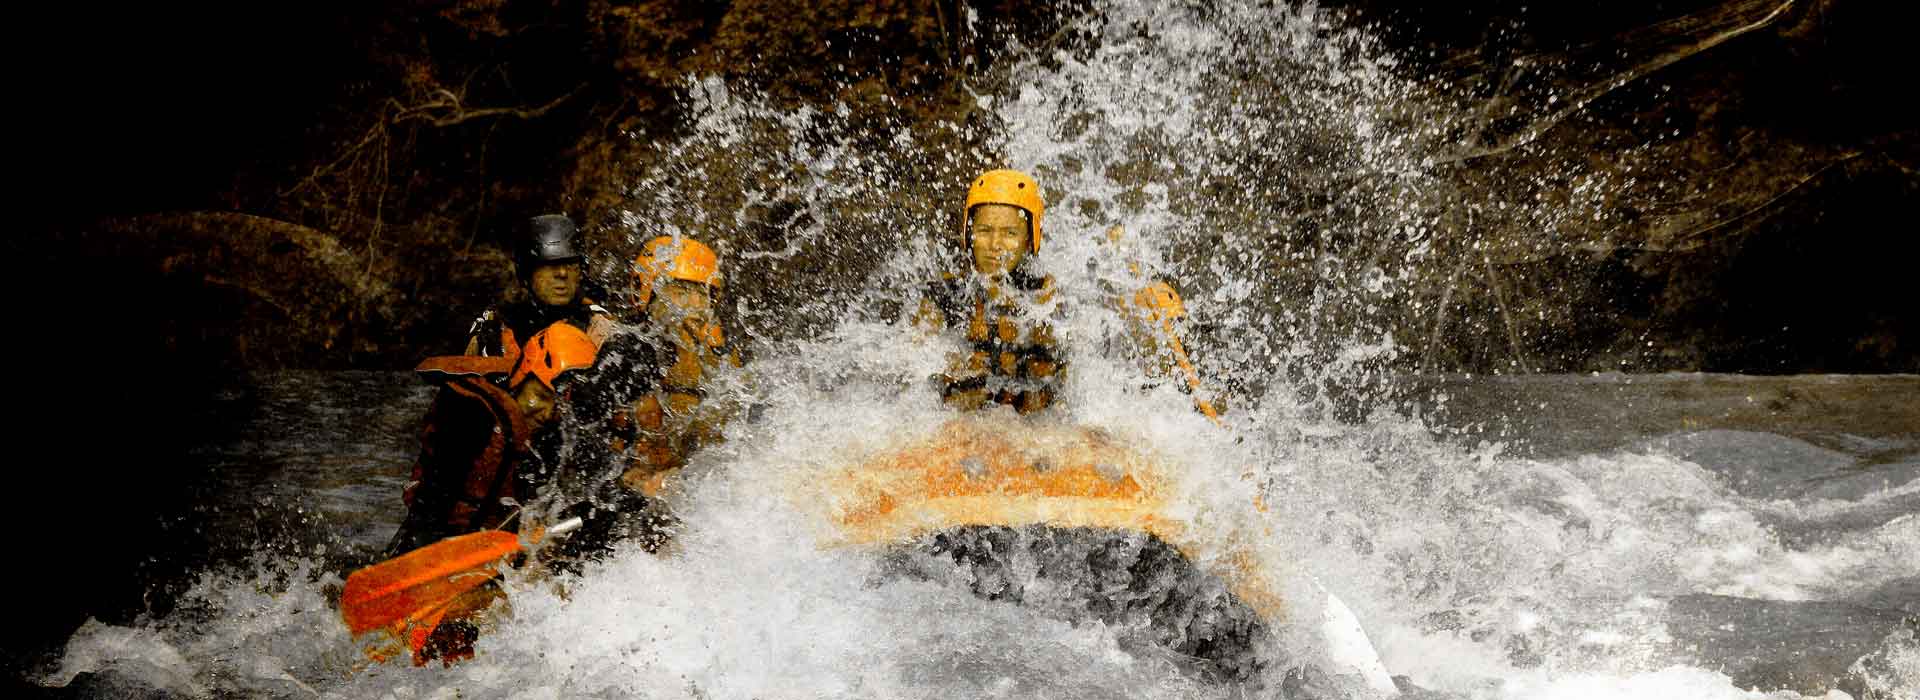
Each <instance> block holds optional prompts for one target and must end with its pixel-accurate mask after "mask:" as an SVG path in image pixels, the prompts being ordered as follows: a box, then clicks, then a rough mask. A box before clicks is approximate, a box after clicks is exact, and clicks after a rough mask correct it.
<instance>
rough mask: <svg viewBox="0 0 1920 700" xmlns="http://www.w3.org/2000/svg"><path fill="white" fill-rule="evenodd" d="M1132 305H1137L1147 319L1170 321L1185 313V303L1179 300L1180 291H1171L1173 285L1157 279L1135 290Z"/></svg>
mask: <svg viewBox="0 0 1920 700" xmlns="http://www.w3.org/2000/svg"><path fill="white" fill-rule="evenodd" d="M1133 305H1134V306H1137V307H1139V308H1140V312H1141V314H1143V315H1145V316H1146V318H1147V320H1149V321H1159V320H1161V319H1166V320H1169V321H1171V320H1174V319H1178V318H1182V317H1184V316H1186V315H1187V305H1186V303H1184V302H1182V301H1180V293H1179V292H1176V291H1173V285H1170V284H1167V283H1166V282H1162V281H1159V280H1155V281H1154V282H1153V283H1152V284H1149V285H1147V286H1146V287H1143V288H1141V290H1140V291H1138V292H1135V293H1134V295H1133Z"/></svg>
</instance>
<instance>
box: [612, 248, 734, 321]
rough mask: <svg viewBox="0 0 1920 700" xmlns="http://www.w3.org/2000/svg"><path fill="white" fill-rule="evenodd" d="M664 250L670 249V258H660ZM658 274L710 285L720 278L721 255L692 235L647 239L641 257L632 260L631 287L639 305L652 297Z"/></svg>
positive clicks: (668, 250) (667, 251)
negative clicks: (688, 236) (687, 236)
mask: <svg viewBox="0 0 1920 700" xmlns="http://www.w3.org/2000/svg"><path fill="white" fill-rule="evenodd" d="M664 253H671V254H672V255H673V257H672V259H668V260H662V257H663V254H664ZM661 275H665V276H667V278H669V279H676V280H687V281H689V282H699V283H700V284H704V285H707V286H713V285H714V284H716V283H718V281H719V278H720V256H719V255H717V254H715V253H714V252H713V249H712V248H708V247H707V245H706V244H705V243H701V242H699V241H696V240H693V239H691V238H685V237H682V238H677V239H676V238H674V237H673V236H660V237H658V238H655V239H653V240H651V241H647V245H646V247H645V248H644V249H642V250H641V252H640V257H637V258H634V260H633V288H634V293H635V294H636V295H637V296H638V303H639V304H640V305H641V306H646V304H647V302H649V301H652V300H653V285H654V283H655V282H657V281H658V280H659V279H660V276H661Z"/></svg>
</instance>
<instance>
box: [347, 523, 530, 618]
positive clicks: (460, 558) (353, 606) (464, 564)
mask: <svg viewBox="0 0 1920 700" xmlns="http://www.w3.org/2000/svg"><path fill="white" fill-rule="evenodd" d="M519 551H520V538H519V537H518V536H516V535H514V534H513V533H511V532H502V531H499V530H485V531H481V532H475V533H472V534H468V535H461V536H459V537H449V538H447V539H444V540H441V541H439V542H435V543H433V544H430V545H427V546H425V547H421V548H419V549H416V550H413V551H411V552H407V553H406V554H402V555H400V556H398V557H394V558H392V559H389V560H387V561H383V562H380V563H378V564H374V565H373V566H369V567H367V568H364V569H361V570H359V571H355V572H353V573H351V574H348V575H347V585H346V589H345V590H344V591H342V592H341V594H340V617H341V618H343V619H345V620H346V622H347V629H348V630H349V631H351V632H352V633H353V634H356V635H358V634H361V633H364V632H366V631H368V630H373V629H378V628H381V627H386V626H389V625H391V624H392V623H394V622H397V621H399V620H402V619H405V618H407V616H409V615H412V614H414V613H417V612H421V611H422V610H427V609H432V608H437V607H440V606H442V605H444V604H445V603H446V602H447V601H449V600H452V599H453V598H454V597H455V596H458V595H460V594H462V593H465V592H467V591H470V590H473V589H474V588H477V587H479V586H480V585H481V584H484V583H486V582H487V581H489V580H492V579H493V577H494V575H495V574H496V572H495V571H494V570H493V568H492V567H493V566H494V565H495V564H498V563H499V562H500V561H501V560H503V559H505V558H507V557H509V556H511V555H513V554H514V553H515V552H519Z"/></svg>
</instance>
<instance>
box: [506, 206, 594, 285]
mask: <svg viewBox="0 0 1920 700" xmlns="http://www.w3.org/2000/svg"><path fill="white" fill-rule="evenodd" d="M579 231H580V230H579V229H578V228H575V227H574V225H573V220H572V219H569V218H567V217H566V216H565V215H563V214H542V215H540V216H536V217H533V218H532V219H528V220H527V227H526V234H525V238H524V239H523V240H522V243H521V247H520V251H519V253H520V255H519V258H520V274H521V275H523V276H524V275H528V274H532V273H533V268H535V267H537V266H540V265H546V264H550V263H564V262H579V261H581V260H584V259H585V258H586V255H585V254H583V253H581V252H580V247H579V245H578V244H577V243H575V241H574V238H575V236H576V235H577V234H578V233H579Z"/></svg>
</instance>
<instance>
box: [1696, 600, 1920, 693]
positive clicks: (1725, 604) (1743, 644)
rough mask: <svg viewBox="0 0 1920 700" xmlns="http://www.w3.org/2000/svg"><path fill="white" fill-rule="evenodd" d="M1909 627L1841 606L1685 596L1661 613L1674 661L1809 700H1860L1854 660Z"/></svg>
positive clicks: (1907, 622) (1885, 615)
mask: <svg viewBox="0 0 1920 700" xmlns="http://www.w3.org/2000/svg"><path fill="white" fill-rule="evenodd" d="M1916 626H1920V618H1916V617H1915V616H1914V615H1912V614H1909V613H1906V612H1902V611H1899V610H1886V609H1879V608H1868V607H1862V606H1859V605H1855V604H1852V603H1841V602H1819V601H1774V600H1755V599H1751V598H1735V597H1730V596H1717V595H1686V596H1680V597H1678V598H1674V599H1673V600H1672V601H1670V602H1669V604H1668V609H1667V628H1668V634H1670V635H1671V636H1672V638H1673V642H1672V643H1673V648H1674V651H1675V653H1676V657H1678V659H1679V660H1680V661H1682V662H1684V663H1688V664H1692V665H1696V666H1700V667H1702V668H1707V669H1710V670H1714V671H1719V672H1721V673H1725V674H1727V675H1728V676H1729V677H1731V678H1732V679H1733V683H1734V685H1736V686H1739V687H1742V688H1756V689H1759V690H1762V691H1773V690H1790V691H1794V692H1797V693H1801V694H1803V695H1815V696H1817V695H1822V694H1825V693H1826V692H1827V691H1829V690H1835V689H1838V690H1842V691H1846V692H1848V693H1850V694H1852V695H1853V696H1854V697H1867V695H1866V687H1865V684H1864V681H1863V679H1861V678H1860V677H1858V676H1857V675H1855V674H1854V673H1853V672H1852V671H1851V670H1850V669H1851V668H1852V667H1853V666H1854V663H1855V662H1857V661H1859V660H1860V659H1861V658H1863V657H1867V656H1869V655H1872V654H1874V653H1875V652H1877V651H1879V650H1880V648H1881V647H1882V646H1883V645H1884V644H1885V643H1886V640H1887V638H1888V636H1889V635H1890V634H1892V633H1894V632H1895V631H1897V630H1900V629H1902V628H1903V627H1916Z"/></svg>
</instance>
